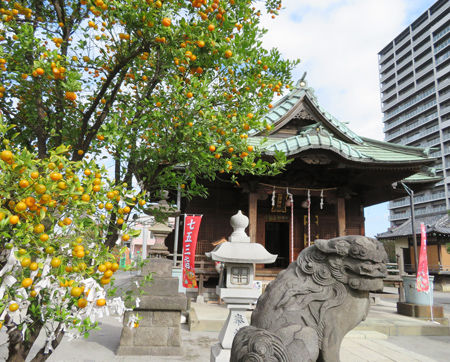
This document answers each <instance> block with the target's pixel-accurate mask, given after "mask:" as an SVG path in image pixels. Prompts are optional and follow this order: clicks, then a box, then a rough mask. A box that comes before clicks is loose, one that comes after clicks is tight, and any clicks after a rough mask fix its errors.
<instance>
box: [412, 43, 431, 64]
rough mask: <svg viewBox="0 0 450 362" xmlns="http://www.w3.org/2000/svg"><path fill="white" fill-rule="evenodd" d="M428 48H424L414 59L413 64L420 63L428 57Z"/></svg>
mask: <svg viewBox="0 0 450 362" xmlns="http://www.w3.org/2000/svg"><path fill="white" fill-rule="evenodd" d="M430 53H431V52H430V47H427V48H425V49H424V50H423V51H422V52H421V53H420V54H419V55H417V56H416V57H415V58H414V63H418V62H420V60H421V59H423V58H425V57H426V56H429V55H430Z"/></svg>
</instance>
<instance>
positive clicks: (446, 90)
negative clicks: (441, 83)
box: [439, 86, 450, 97]
mask: <svg viewBox="0 0 450 362" xmlns="http://www.w3.org/2000/svg"><path fill="white" fill-rule="evenodd" d="M449 92H450V86H449V87H447V88H444V89H443V90H441V91H440V92H439V96H441V97H442V96H443V95H445V94H447V93H449Z"/></svg>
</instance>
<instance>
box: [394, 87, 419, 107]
mask: <svg viewBox="0 0 450 362" xmlns="http://www.w3.org/2000/svg"><path fill="white" fill-rule="evenodd" d="M416 92H417V89H415V88H412V89H410V90H409V91H407V92H406V93H403V94H402V95H401V96H398V97H397V102H396V103H397V104H399V103H401V102H403V101H404V100H405V99H406V98H408V97H410V96H411V95H413V94H414V93H416Z"/></svg>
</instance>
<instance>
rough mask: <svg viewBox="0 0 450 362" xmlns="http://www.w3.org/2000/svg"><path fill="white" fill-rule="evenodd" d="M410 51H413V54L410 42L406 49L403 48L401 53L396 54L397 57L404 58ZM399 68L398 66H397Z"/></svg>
mask: <svg viewBox="0 0 450 362" xmlns="http://www.w3.org/2000/svg"><path fill="white" fill-rule="evenodd" d="M407 39H409V37H407ZM408 52H411V54H412V46H411V44H409V46H407V47H406V48H405V49H403V50H402V51H401V52H400V53H398V54H396V55H395V59H400V58H402V57H403V56H404V55H405V54H406V53H408ZM408 59H411V57H408ZM402 62H403V61H402ZM397 68H398V66H397Z"/></svg>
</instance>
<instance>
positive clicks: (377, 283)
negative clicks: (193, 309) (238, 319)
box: [231, 236, 387, 362]
mask: <svg viewBox="0 0 450 362" xmlns="http://www.w3.org/2000/svg"><path fill="white" fill-rule="evenodd" d="M386 261H387V255H386V252H385V250H384V248H383V246H382V244H381V243H380V242H378V241H377V240H375V239H372V238H367V237H364V236H344V237H338V238H334V239H331V240H316V241H315V243H314V245H313V246H311V247H309V248H306V249H304V250H303V251H302V252H301V253H300V255H299V257H298V259H297V261H296V262H293V263H291V265H289V267H288V268H287V269H286V270H284V271H282V272H281V273H280V274H279V275H278V277H277V278H276V279H275V280H274V281H273V282H271V283H270V284H269V285H268V286H267V289H266V291H265V292H264V294H263V295H262V296H261V297H260V298H259V300H258V303H257V305H256V309H255V310H254V312H253V314H252V318H251V325H250V326H248V327H245V328H242V329H241V330H239V332H238V333H237V334H236V337H235V338H234V341H233V346H232V350H231V362H243V361H248V362H250V361H251V362H257V361H270V362H275V361H283V362H287V361H289V362H296V361H316V360H318V361H339V350H340V345H341V342H342V339H343V338H344V336H345V334H346V333H347V332H348V331H350V330H351V329H353V328H354V327H355V326H357V325H358V323H360V322H361V321H362V320H364V319H365V318H366V316H367V313H368V312H369V291H376V290H380V289H382V288H383V278H384V277H385V276H386Z"/></svg>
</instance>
